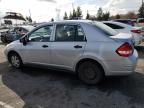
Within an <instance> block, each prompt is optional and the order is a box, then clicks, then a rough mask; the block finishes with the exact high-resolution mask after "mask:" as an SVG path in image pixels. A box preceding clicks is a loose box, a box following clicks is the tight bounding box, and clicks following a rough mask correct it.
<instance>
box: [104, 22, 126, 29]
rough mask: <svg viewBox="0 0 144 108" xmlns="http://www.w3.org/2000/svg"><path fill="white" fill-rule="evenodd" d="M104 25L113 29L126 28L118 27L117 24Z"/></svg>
mask: <svg viewBox="0 0 144 108" xmlns="http://www.w3.org/2000/svg"><path fill="white" fill-rule="evenodd" d="M104 24H106V25H107V26H109V27H111V28H113V29H123V28H124V27H122V26H119V25H116V24H110V23H104Z"/></svg>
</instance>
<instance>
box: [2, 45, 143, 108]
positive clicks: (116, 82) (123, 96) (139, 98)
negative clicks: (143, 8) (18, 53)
mask: <svg viewBox="0 0 144 108" xmlns="http://www.w3.org/2000/svg"><path fill="white" fill-rule="evenodd" d="M3 50H4V45H0V108H144V47H137V50H138V51H139V61H138V65H137V68H136V72H135V73H134V74H133V75H130V76H128V77H108V78H106V79H105V80H104V81H103V82H102V83H101V84H100V85H97V86H88V85H85V84H83V83H82V82H81V81H80V80H79V79H78V78H77V76H75V75H73V74H69V73H65V72H59V71H53V70H48V69H41V68H32V67H25V68H24V69H23V70H16V69H13V68H12V67H11V66H9V64H8V63H7V62H6V59H5V57H4V54H3Z"/></svg>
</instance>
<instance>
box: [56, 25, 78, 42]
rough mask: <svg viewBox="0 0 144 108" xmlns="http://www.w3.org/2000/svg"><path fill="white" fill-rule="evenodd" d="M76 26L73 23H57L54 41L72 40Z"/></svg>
mask: <svg viewBox="0 0 144 108" xmlns="http://www.w3.org/2000/svg"><path fill="white" fill-rule="evenodd" d="M75 35H76V27H75V26H74V25H57V27H56V36H55V41H74V37H75Z"/></svg>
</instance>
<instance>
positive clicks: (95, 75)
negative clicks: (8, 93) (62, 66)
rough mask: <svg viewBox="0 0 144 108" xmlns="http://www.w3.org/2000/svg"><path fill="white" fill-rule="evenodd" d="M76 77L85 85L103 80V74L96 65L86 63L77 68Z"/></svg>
mask: <svg viewBox="0 0 144 108" xmlns="http://www.w3.org/2000/svg"><path fill="white" fill-rule="evenodd" d="M78 76H79V78H80V79H81V80H82V81H83V82H84V83H86V84H98V83H99V82H100V81H102V79H103V78H104V72H103V70H102V69H101V67H99V65H98V64H97V63H94V62H89V61H87V62H84V63H82V64H80V66H79V67H78Z"/></svg>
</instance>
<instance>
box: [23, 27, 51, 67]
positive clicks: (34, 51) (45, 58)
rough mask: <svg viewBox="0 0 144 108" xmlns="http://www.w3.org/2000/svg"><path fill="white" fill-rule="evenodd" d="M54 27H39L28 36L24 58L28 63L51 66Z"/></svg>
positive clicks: (24, 48)
mask: <svg viewBox="0 0 144 108" xmlns="http://www.w3.org/2000/svg"><path fill="white" fill-rule="evenodd" d="M52 35H53V25H46V26H42V27H39V28H38V29H36V30H34V31H33V32H32V33H29V35H28V43H27V44H26V46H23V48H22V49H23V51H22V56H23V57H22V58H23V59H24V61H25V62H27V63H36V64H49V63H50V46H51V42H50V40H51V37H52Z"/></svg>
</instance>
